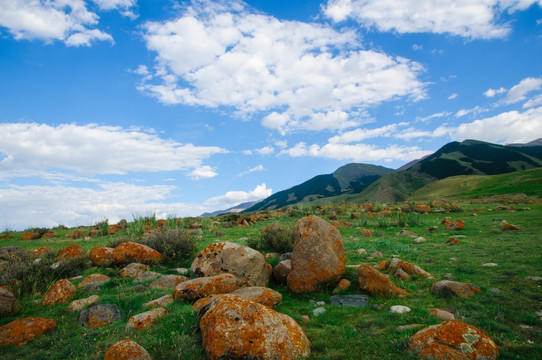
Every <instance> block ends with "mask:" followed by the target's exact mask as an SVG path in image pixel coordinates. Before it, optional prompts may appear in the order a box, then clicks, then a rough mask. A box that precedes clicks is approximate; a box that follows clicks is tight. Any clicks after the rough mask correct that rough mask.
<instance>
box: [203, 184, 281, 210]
mask: <svg viewBox="0 0 542 360" xmlns="http://www.w3.org/2000/svg"><path fill="white" fill-rule="evenodd" d="M272 193H273V191H272V189H268V188H267V186H266V185H265V183H262V184H261V185H257V186H256V187H255V188H254V190H252V191H228V192H227V193H226V194H224V195H221V196H217V197H213V198H210V199H208V200H207V201H205V203H204V205H207V206H217V205H220V206H234V205H237V204H240V203H244V202H248V201H254V200H260V199H265V198H266V197H269V196H271V194H272Z"/></svg>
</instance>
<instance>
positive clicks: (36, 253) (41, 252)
mask: <svg viewBox="0 0 542 360" xmlns="http://www.w3.org/2000/svg"><path fill="white" fill-rule="evenodd" d="M48 251H49V249H48V248H47V247H45V246H40V247H39V248H36V249H34V250H32V257H33V258H39V257H41V256H42V255H45V253H47V252H48Z"/></svg>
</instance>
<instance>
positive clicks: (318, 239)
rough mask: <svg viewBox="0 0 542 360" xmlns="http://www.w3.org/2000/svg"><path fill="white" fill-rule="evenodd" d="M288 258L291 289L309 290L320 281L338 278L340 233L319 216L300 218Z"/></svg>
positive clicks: (341, 249) (341, 271) (340, 272)
mask: <svg viewBox="0 0 542 360" xmlns="http://www.w3.org/2000/svg"><path fill="white" fill-rule="evenodd" d="M291 261H292V262H291V265H292V271H291V272H290V274H289V275H288V288H289V289H290V290H291V291H293V292H296V293H306V292H311V291H314V290H316V289H317V288H318V286H319V285H321V284H327V283H334V282H338V281H339V280H341V279H342V278H343V276H344V273H345V266H344V247H343V239H342V237H341V234H340V233H339V231H338V230H337V229H336V228H335V227H333V226H331V225H330V224H328V223H327V222H326V221H325V220H323V219H322V218H319V217H317V216H313V215H310V216H306V217H304V218H302V219H301V220H300V221H299V222H298V224H297V229H296V241H295V245H294V251H293V253H292V259H291Z"/></svg>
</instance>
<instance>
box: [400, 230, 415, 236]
mask: <svg viewBox="0 0 542 360" xmlns="http://www.w3.org/2000/svg"><path fill="white" fill-rule="evenodd" d="M395 235H398V236H410V237H414V238H415V237H416V234H414V233H413V232H412V231H408V230H401V231H399V232H398V233H397V234H395Z"/></svg>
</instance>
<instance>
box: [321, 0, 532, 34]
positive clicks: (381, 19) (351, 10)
mask: <svg viewBox="0 0 542 360" xmlns="http://www.w3.org/2000/svg"><path fill="white" fill-rule="evenodd" d="M533 4H538V5H539V6H541V7H542V1H540V0H521V1H517V0H455V1H434V0H328V2H327V5H326V6H324V7H323V13H324V15H325V16H327V17H329V18H330V19H332V20H333V21H336V22H338V21H343V20H345V19H347V18H352V19H354V20H355V21H357V22H359V23H360V24H361V25H363V26H366V27H369V28H376V29H377V30H379V31H396V32H398V33H424V32H429V33H437V34H451V35H455V36H461V37H465V38H469V39H493V38H503V37H505V36H507V35H508V34H509V33H510V25H509V24H508V23H506V22H504V21H501V19H500V18H501V16H502V15H503V13H504V12H506V11H507V12H509V13H511V12H514V11H518V10H525V9H527V8H528V7H529V6H531V5H533Z"/></svg>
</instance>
